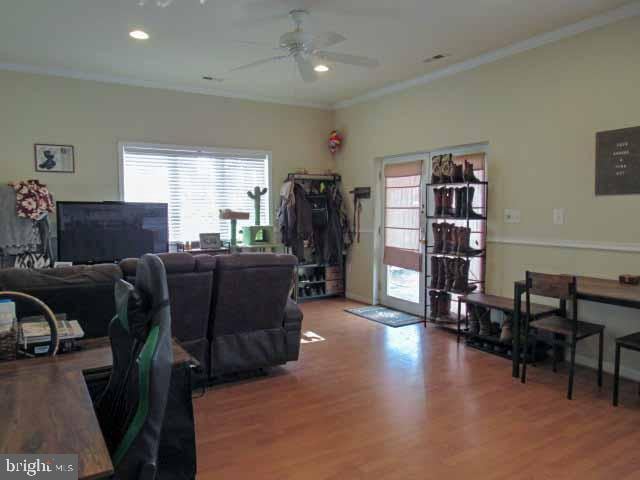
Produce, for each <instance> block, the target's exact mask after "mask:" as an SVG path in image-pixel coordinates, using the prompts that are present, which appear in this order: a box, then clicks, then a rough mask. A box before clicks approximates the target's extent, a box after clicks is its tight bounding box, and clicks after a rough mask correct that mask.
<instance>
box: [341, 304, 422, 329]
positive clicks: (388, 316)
mask: <svg viewBox="0 0 640 480" xmlns="http://www.w3.org/2000/svg"><path fill="white" fill-rule="evenodd" d="M345 312H349V313H353V314H354V315H357V316H359V317H362V318H366V319H367V320H373V321H374V322H378V323H382V324H384V325H387V326H389V327H406V326H407V325H413V324H414V323H422V322H423V321H424V320H422V318H420V317H416V316H415V315H410V314H408V313H404V312H399V311H397V310H391V309H390V308H387V307H374V306H368V307H358V308H346V309H345Z"/></svg>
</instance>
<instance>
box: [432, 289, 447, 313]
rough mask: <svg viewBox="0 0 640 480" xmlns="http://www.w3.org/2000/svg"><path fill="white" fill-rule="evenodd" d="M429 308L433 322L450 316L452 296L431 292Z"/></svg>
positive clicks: (445, 293)
mask: <svg viewBox="0 0 640 480" xmlns="http://www.w3.org/2000/svg"><path fill="white" fill-rule="evenodd" d="M429 307H430V308H429V318H430V319H431V320H436V319H437V318H438V317H445V316H447V315H449V312H450V311H451V294H450V293H447V292H438V291H436V290H429Z"/></svg>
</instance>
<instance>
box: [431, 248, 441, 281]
mask: <svg viewBox="0 0 640 480" xmlns="http://www.w3.org/2000/svg"><path fill="white" fill-rule="evenodd" d="M441 260H442V258H441V257H436V256H432V257H431V288H438V283H439V282H438V275H440V261H441Z"/></svg>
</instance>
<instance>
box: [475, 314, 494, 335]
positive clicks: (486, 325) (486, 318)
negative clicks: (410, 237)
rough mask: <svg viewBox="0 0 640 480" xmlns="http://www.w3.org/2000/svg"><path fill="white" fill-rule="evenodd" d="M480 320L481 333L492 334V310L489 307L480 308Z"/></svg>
mask: <svg viewBox="0 0 640 480" xmlns="http://www.w3.org/2000/svg"><path fill="white" fill-rule="evenodd" d="M478 310H479V311H478V317H479V318H478V320H479V321H480V335H482V336H483V337H489V336H491V334H492V332H491V310H489V309H488V308H479V309H478Z"/></svg>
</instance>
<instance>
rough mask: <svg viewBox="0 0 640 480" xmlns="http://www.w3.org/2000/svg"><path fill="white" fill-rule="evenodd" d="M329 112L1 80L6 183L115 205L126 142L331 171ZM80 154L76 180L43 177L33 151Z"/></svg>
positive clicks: (47, 80)
mask: <svg viewBox="0 0 640 480" xmlns="http://www.w3.org/2000/svg"><path fill="white" fill-rule="evenodd" d="M332 125H333V113H332V112H330V111H325V110H319V109H312V108H299V107H290V106H284V105H276V104H269V103H259V102H252V101H244V100H237V99H229V98H222V97H214V96H208V95H198V94H191V93H180V92H174V91H169V90H160V89H151V88H139V87H128V86H122V85H113V84H104V83H98V82H92V81H81V80H71V79H64V78H57V77H47V76H37V75H27V74H20V73H10V72H0V167H1V168H0V181H8V180H15V179H24V178H34V177H35V178H39V179H40V180H42V181H43V182H44V183H46V184H48V185H49V186H50V188H51V190H52V192H53V194H54V195H55V197H56V199H57V200H117V199H118V153H117V144H118V142H119V141H136V142H157V143H166V144H176V145H194V146H212V147H225V148H246V149H256V150H270V151H271V152H272V153H273V157H272V159H273V168H272V171H273V177H274V178H273V182H274V189H276V190H279V187H280V183H281V181H282V179H283V178H284V177H285V176H286V174H287V172H289V171H291V170H293V169H295V168H299V167H304V168H309V169H319V170H324V169H325V168H327V165H328V162H329V157H330V155H329V153H328V152H327V148H326V141H325V139H326V136H327V135H328V132H329V131H330V130H331V128H332ZM36 142H38V143H47V142H50V143H60V144H71V145H74V146H75V152H76V173H75V174H74V175H67V174H61V173H43V174H42V173H41V174H36V173H35V172H34V167H33V144H34V143H36Z"/></svg>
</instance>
